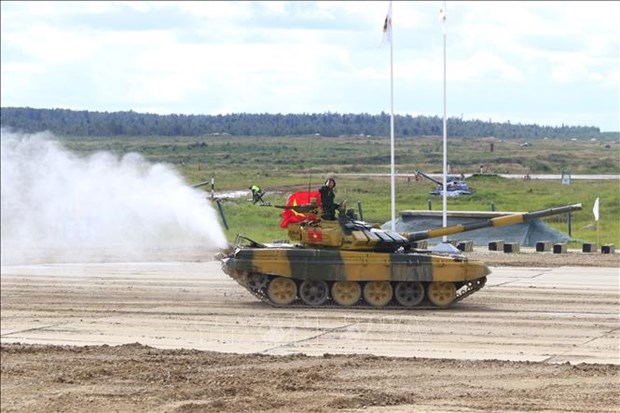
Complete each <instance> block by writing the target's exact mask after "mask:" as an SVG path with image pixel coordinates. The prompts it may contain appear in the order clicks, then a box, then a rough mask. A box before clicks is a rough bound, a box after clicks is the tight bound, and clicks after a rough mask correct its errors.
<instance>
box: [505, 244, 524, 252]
mask: <svg viewBox="0 0 620 413" xmlns="http://www.w3.org/2000/svg"><path fill="white" fill-rule="evenodd" d="M519 251H521V244H520V243H518V242H507V243H505V244H504V252H506V253H511V252H519Z"/></svg>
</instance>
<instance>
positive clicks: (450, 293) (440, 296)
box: [426, 282, 456, 307]
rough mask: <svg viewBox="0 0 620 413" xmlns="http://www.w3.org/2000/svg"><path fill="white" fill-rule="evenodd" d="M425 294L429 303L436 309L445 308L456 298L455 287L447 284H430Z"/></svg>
mask: <svg viewBox="0 0 620 413" xmlns="http://www.w3.org/2000/svg"><path fill="white" fill-rule="evenodd" d="M426 293H427V295H428V299H429V300H431V303H433V304H435V305H436V306H437V307H447V306H448V305H450V303H451V302H452V301H454V299H455V298H456V287H455V286H454V284H453V283H449V282H432V283H430V284H429V285H428V288H427V291H426Z"/></svg>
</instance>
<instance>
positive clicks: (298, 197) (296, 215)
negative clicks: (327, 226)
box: [280, 191, 321, 228]
mask: <svg viewBox="0 0 620 413" xmlns="http://www.w3.org/2000/svg"><path fill="white" fill-rule="evenodd" d="M313 198H314V199H315V200H316V204H317V205H318V206H321V194H320V193H319V192H318V191H317V192H293V193H292V194H291V196H289V197H288V201H287V202H286V205H287V206H301V205H308V204H311V203H312V202H311V201H312V199H313ZM305 219H315V215H314V214H312V213H302V212H297V211H295V210H293V209H285V210H284V211H282V222H281V223H280V228H286V227H288V224H292V223H295V222H301V221H303V220H305Z"/></svg>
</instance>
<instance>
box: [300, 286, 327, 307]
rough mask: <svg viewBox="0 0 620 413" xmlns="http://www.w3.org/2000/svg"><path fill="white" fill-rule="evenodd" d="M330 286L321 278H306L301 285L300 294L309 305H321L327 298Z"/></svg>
mask: <svg viewBox="0 0 620 413" xmlns="http://www.w3.org/2000/svg"><path fill="white" fill-rule="evenodd" d="M328 292H329V287H327V283H326V282H325V281H321V280H305V281H304V282H302V283H301V285H300V286H299V296H300V297H301V300H302V301H303V302H304V303H306V304H308V305H321V304H323V303H324V302H325V300H327V293H328Z"/></svg>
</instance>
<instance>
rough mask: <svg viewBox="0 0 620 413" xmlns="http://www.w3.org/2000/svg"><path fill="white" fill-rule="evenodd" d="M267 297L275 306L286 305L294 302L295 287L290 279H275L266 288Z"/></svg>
mask: <svg viewBox="0 0 620 413" xmlns="http://www.w3.org/2000/svg"><path fill="white" fill-rule="evenodd" d="M267 296H268V297H269V299H270V300H271V301H272V302H273V303H275V304H278V305H288V304H290V303H292V302H293V301H295V296H297V285H296V284H295V281H293V280H291V279H290V278H284V277H276V278H274V279H273V280H271V282H270V283H269V287H267Z"/></svg>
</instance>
